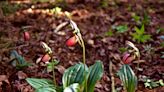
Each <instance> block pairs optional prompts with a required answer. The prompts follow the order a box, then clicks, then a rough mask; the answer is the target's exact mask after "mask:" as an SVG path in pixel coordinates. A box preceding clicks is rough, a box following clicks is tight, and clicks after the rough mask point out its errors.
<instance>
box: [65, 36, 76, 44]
mask: <svg viewBox="0 0 164 92" xmlns="http://www.w3.org/2000/svg"><path fill="white" fill-rule="evenodd" d="M76 43H77V38H76V36H73V37H71V38H69V39H68V40H67V42H66V45H67V46H74V45H75V44H76Z"/></svg>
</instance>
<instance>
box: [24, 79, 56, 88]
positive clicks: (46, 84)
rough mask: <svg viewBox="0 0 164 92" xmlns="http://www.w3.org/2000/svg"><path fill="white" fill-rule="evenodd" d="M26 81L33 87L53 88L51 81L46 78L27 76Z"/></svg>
mask: <svg viewBox="0 0 164 92" xmlns="http://www.w3.org/2000/svg"><path fill="white" fill-rule="evenodd" d="M26 81H27V82H28V83H29V84H30V85H31V86H32V87H33V88H35V89H38V90H39V89H49V90H50V89H55V85H54V83H53V81H51V80H48V79H38V78H27V79H26Z"/></svg>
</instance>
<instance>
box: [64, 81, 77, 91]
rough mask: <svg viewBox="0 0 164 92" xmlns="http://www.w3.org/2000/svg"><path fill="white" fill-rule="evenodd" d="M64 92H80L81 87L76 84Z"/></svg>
mask: <svg viewBox="0 0 164 92" xmlns="http://www.w3.org/2000/svg"><path fill="white" fill-rule="evenodd" d="M64 92H80V85H79V84H78V83H74V84H72V85H70V86H68V87H66V88H65V89H64Z"/></svg>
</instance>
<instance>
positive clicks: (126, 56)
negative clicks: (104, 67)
mask: <svg viewBox="0 0 164 92" xmlns="http://www.w3.org/2000/svg"><path fill="white" fill-rule="evenodd" d="M134 59H135V58H134V57H133V56H131V55H130V54H129V53H125V54H124V56H123V59H122V61H123V63H124V64H130V63H131V62H132V61H133V60H134Z"/></svg>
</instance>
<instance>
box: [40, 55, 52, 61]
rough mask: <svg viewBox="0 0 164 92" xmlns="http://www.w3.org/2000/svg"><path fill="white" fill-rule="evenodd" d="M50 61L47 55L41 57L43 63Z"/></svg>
mask: <svg viewBox="0 0 164 92" xmlns="http://www.w3.org/2000/svg"><path fill="white" fill-rule="evenodd" d="M50 59H51V57H50V55H49V54H45V55H44V56H43V57H42V61H43V62H48V61H49V60H50Z"/></svg>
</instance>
